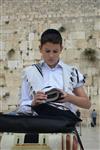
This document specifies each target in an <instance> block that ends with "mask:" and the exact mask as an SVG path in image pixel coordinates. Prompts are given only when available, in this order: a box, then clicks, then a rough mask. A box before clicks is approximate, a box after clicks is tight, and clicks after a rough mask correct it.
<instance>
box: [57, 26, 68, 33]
mask: <svg viewBox="0 0 100 150" xmlns="http://www.w3.org/2000/svg"><path fill="white" fill-rule="evenodd" d="M58 30H59V32H65V31H66V29H65V27H63V26H61V27H60V28H59V29H58Z"/></svg>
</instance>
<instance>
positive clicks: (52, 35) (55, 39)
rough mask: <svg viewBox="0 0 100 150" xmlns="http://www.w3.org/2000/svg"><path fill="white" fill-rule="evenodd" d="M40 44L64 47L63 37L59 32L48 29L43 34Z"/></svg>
mask: <svg viewBox="0 0 100 150" xmlns="http://www.w3.org/2000/svg"><path fill="white" fill-rule="evenodd" d="M40 42H41V45H43V44H45V43H47V42H51V43H54V44H60V45H62V37H61V34H60V33H59V31H57V30H55V29H47V30H46V31H44V32H43V33H42V35H41V40H40Z"/></svg>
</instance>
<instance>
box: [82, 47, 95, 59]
mask: <svg viewBox="0 0 100 150" xmlns="http://www.w3.org/2000/svg"><path fill="white" fill-rule="evenodd" d="M84 55H85V57H86V58H87V59H88V60H89V61H96V50H95V49H92V48H85V50H84Z"/></svg>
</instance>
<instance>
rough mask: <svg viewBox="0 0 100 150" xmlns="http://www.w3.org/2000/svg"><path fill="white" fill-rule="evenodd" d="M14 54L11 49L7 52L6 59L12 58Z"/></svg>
mask: <svg viewBox="0 0 100 150" xmlns="http://www.w3.org/2000/svg"><path fill="white" fill-rule="evenodd" d="M14 54H15V50H14V49H13V48H12V49H10V50H9V52H8V57H12V56H13V55H14Z"/></svg>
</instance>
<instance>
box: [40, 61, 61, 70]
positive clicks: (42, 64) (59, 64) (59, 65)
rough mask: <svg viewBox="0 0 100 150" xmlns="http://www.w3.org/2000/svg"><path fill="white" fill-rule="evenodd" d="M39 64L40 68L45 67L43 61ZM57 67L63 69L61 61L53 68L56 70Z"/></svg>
mask: <svg viewBox="0 0 100 150" xmlns="http://www.w3.org/2000/svg"><path fill="white" fill-rule="evenodd" d="M39 63H40V65H41V67H42V66H44V65H47V64H46V63H45V61H44V60H41V61H40V62H39ZM47 66H48V65H47ZM57 67H60V68H63V62H62V61H61V60H59V62H58V64H57V65H56V66H55V67H54V68H57Z"/></svg>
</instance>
